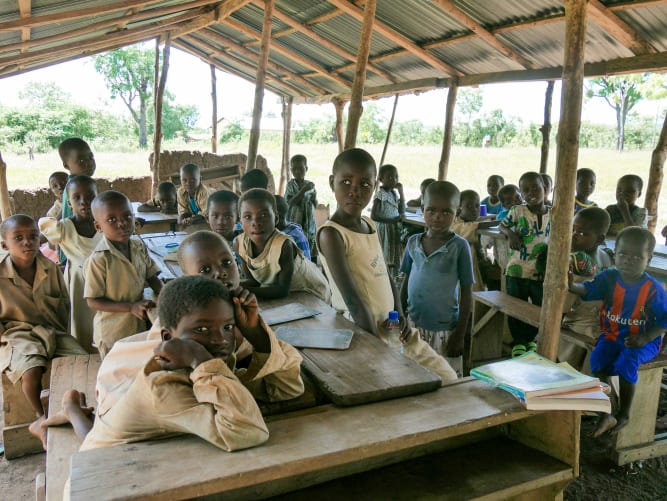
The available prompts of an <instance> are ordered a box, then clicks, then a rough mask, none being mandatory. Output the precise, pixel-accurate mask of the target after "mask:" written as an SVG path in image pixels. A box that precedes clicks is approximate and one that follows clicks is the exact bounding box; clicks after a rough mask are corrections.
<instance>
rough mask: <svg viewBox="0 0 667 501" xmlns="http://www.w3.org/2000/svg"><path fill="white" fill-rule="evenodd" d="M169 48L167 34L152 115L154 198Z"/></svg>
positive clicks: (168, 36)
mask: <svg viewBox="0 0 667 501" xmlns="http://www.w3.org/2000/svg"><path fill="white" fill-rule="evenodd" d="M170 47H171V35H170V34H169V33H167V36H166V37H165V40H164V49H163V50H162V72H161V73H160V81H159V84H158V86H157V91H156V92H155V103H154V106H155V108H154V115H155V125H154V127H153V177H152V183H151V196H153V197H155V195H156V194H157V187H158V184H159V172H160V170H159V169H160V150H161V147H162V102H163V100H164V89H165V87H166V85H167V73H168V72H169V51H170ZM159 49H160V45H159V39H158V40H157V41H156V44H155V53H156V58H155V63H156V66H155V68H156V71H155V73H156V75H157V73H158V67H159V64H160V59H159V56H158V54H159ZM156 81H157V79H156Z"/></svg>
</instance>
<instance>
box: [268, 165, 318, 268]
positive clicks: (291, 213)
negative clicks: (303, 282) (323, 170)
mask: <svg viewBox="0 0 667 501" xmlns="http://www.w3.org/2000/svg"><path fill="white" fill-rule="evenodd" d="M290 172H291V173H292V179H290V180H289V181H288V182H287V186H286V187H285V201H286V202H287V206H288V207H287V214H286V215H285V219H286V220H287V221H289V222H291V223H294V224H297V225H299V226H300V227H301V229H302V230H303V233H304V234H305V236H306V238H307V239H308V245H309V250H308V252H306V251H305V250H304V254H306V255H307V256H309V257H308V258H309V259H311V256H312V257H313V258H315V257H316V256H317V248H316V246H315V231H316V226H315V209H316V208H317V190H316V189H315V184H314V183H313V182H312V181H307V180H306V173H307V172H308V159H307V158H306V157H305V156H304V155H294V156H293V157H292V158H291V159H290ZM280 205H281V204H280V202H279V203H278V212H280ZM279 229H280V230H281V231H285V230H283V229H282V228H279ZM285 233H287V234H288V235H289V232H285ZM298 244H299V242H297V245H298ZM299 247H300V248H301V246H300V245H299ZM302 250H303V248H302ZM313 260H314V259H313Z"/></svg>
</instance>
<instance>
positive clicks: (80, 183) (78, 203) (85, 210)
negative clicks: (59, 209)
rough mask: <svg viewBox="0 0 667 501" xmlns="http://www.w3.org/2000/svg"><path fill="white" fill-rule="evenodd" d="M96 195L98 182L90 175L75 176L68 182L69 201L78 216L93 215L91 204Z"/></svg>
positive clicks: (86, 216) (84, 217) (89, 216)
mask: <svg viewBox="0 0 667 501" xmlns="http://www.w3.org/2000/svg"><path fill="white" fill-rule="evenodd" d="M96 196H97V183H96V182H95V180H94V179H93V178H92V177H90V176H74V177H73V178H72V179H70V180H69V183H67V203H69V206H70V207H71V208H72V213H73V214H74V215H75V216H77V217H80V218H83V219H89V218H91V217H92V212H91V204H92V203H93V199H94V198H95V197H96Z"/></svg>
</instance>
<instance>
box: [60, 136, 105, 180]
mask: <svg viewBox="0 0 667 501" xmlns="http://www.w3.org/2000/svg"><path fill="white" fill-rule="evenodd" d="M58 154H59V155H60V159H61V160H62V162H63V167H65V169H67V170H68V171H69V172H70V174H72V175H74V176H92V175H93V174H95V167H96V165H95V157H94V156H93V152H92V150H91V149H90V146H88V143H86V142H85V141H84V140H83V139H81V138H79V137H70V138H69V139H65V140H64V141H63V142H62V143H60V145H59V146H58Z"/></svg>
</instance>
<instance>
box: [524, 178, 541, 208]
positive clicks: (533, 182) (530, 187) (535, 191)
mask: <svg viewBox="0 0 667 501" xmlns="http://www.w3.org/2000/svg"><path fill="white" fill-rule="evenodd" d="M519 190H521V196H522V197H523V199H524V200H525V201H526V204H527V205H528V207H537V206H540V205H543V204H544V201H545V200H546V190H545V187H544V178H543V177H542V175H540V174H539V173H538V172H526V173H525V174H523V175H522V176H521V177H520V178H519Z"/></svg>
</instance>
